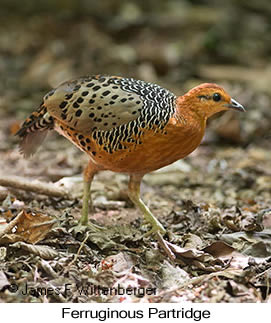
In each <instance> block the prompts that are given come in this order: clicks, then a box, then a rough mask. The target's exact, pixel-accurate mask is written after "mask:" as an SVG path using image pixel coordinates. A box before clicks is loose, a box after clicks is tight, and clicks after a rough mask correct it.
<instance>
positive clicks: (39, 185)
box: [0, 176, 68, 197]
mask: <svg viewBox="0 0 271 323" xmlns="http://www.w3.org/2000/svg"><path fill="white" fill-rule="evenodd" d="M0 185H2V186H5V187H12V188H15V189H20V190H24V191H29V192H35V193H37V194H43V195H47V196H53V197H68V193H67V192H65V191H64V190H63V189H60V188H57V187H55V186H54V184H52V183H43V182H40V181H37V180H35V181H31V180H26V179H25V178H22V177H19V176H0Z"/></svg>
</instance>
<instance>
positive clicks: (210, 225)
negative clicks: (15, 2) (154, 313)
mask: <svg viewBox="0 0 271 323" xmlns="http://www.w3.org/2000/svg"><path fill="white" fill-rule="evenodd" d="M29 3H31V1H30V2H29ZM68 3H69V4H70V6H69V5H68V6H67V7H65V8H62V9H61V8H57V12H58V14H56V13H55V11H54V10H53V9H52V8H43V9H42V10H43V11H46V14H44V13H43V12H42V10H41V12H40V11H38V10H37V8H32V7H31V6H30V5H29V8H28V10H29V11H28V12H24V13H20V12H17V13H16V12H15V13H14V12H13V14H12V15H11V16H3V17H2V19H1V23H0V71H1V73H0V185H1V186H0V301H1V302H183V301H186V302H271V296H270V295H271V291H270V283H271V169H270V161H271V150H270V149H271V141H270V138H271V131H270V129H271V91H270V84H271V73H270V62H269V57H270V51H271V45H270V41H269V42H266V41H265V40H266V39H267V34H268V30H270V28H271V24H270V19H268V17H269V18H270V14H271V11H270V10H269V9H268V8H269V7H268V1H266V2H265V1H262V2H261V5H257V4H256V3H254V1H251V2H249V4H247V3H246V2H245V1H232V2H231V5H229V6H228V7H226V8H223V11H222V8H219V7H215V6H213V2H212V1H207V2H204V4H202V3H201V2H196V5H195V4H192V3H193V1H191V2H190V1H187V2H183V1H179V2H178V1H168V5H166V6H165V5H162V4H161V6H156V7H155V10H151V9H153V7H152V6H151V5H150V6H148V5H147V4H148V2H146V1H145V4H144V3H143V2H142V3H141V1H140V2H135V1H129V2H119V1H115V2H113V3H115V5H114V6H113V5H110V2H109V1H104V2H101V3H103V5H101V4H100V5H98V6H97V7H95V8H88V7H87V8H86V11H85V13H83V11H84V10H82V8H81V7H79V9H80V10H79V9H78V8H77V7H76V8H75V7H73V6H72V5H71V4H72V3H73V2H68ZM111 3H112V2H111ZM125 3H126V4H125ZM149 3H151V1H150V2H149ZM157 3H159V2H157ZM257 3H258V2H257ZM265 5H266V6H265ZM90 9H93V10H92V11H91V13H90V11H89V10H90ZM94 9H95V10H94ZM7 10H8V9H7ZM35 10H36V11H35ZM50 10H51V11H50ZM76 10H79V11H78V12H77V11H76ZM225 10H226V13H225ZM48 11H49V12H51V15H48V14H47V13H48ZM240 14H242V16H243V17H244V19H243V20H244V21H245V22H246V23H244V22H243V20H242V21H240V20H239V18H238V17H240ZM236 26H238V28H236ZM96 73H101V74H114V75H123V76H130V77H135V78H139V79H144V80H146V81H151V82H156V83H158V84H159V85H162V86H164V87H166V88H168V89H169V90H171V91H173V92H174V93H176V94H182V93H184V92H185V91H186V90H188V89H189V88H191V87H192V86H194V85H196V84H199V83H201V82H205V81H211V82H216V83H219V84H221V85H223V86H224V87H225V88H226V89H227V91H228V92H229V93H230V94H231V95H232V97H233V98H235V99H236V100H238V102H240V103H242V104H243V105H244V106H245V108H246V110H247V112H246V113H243V114H238V113H235V112H232V113H231V112H227V113H224V114H222V115H220V116H217V117H215V118H213V119H212V120H210V122H209V125H208V130H207V132H206V135H205V137H204V140H203V142H202V144H201V146H200V147H199V148H198V149H197V150H196V151H195V152H193V153H192V154H191V155H190V156H189V157H187V158H186V159H185V160H180V161H178V162H176V163H175V164H172V165H170V166H168V167H165V168H163V169H160V170H158V171H156V172H154V173H151V174H147V175H146V176H145V177H144V181H143V183H142V188H141V189H142V198H143V200H144V201H145V202H146V204H147V205H148V206H149V207H150V209H151V210H152V211H153V213H154V215H155V216H157V218H158V219H159V220H160V221H161V223H162V224H163V225H164V227H165V228H166V229H167V234H166V235H165V236H164V239H165V242H164V243H165V244H166V245H167V246H168V248H169V249H170V250H171V253H172V259H171V258H170V257H169V256H168V255H167V254H166V253H165V252H164V250H163V249H162V248H161V244H159V242H158V241H157V239H156V238H155V237H146V236H145V233H146V232H147V231H148V227H147V226H146V225H144V223H143V218H142V215H141V214H140V212H139V211H138V210H136V209H135V208H134V207H133V205H132V204H131V202H130V201H129V199H128V197H127V193H126V192H127V183H128V177H127V176H126V175H125V174H115V173H112V172H101V173H99V174H98V175H97V176H96V177H95V180H94V183H93V186H92V196H93V201H94V207H95V210H94V214H92V215H90V219H91V221H94V222H96V223H97V224H99V225H101V226H103V227H104V228H105V231H102V232H98V233H97V232H91V231H77V230H74V229H73V227H74V225H75V224H76V221H77V220H78V219H79V217H80V210H81V205H82V202H81V198H82V193H83V182H82V171H83V169H84V166H85V165H86V163H87V156H86V155H84V154H83V153H82V152H80V151H79V150H78V149H77V148H76V147H74V146H73V145H72V144H71V143H69V142H68V141H67V140H66V139H64V138H62V137H60V136H59V135H57V134H56V133H51V134H50V135H49V136H48V137H47V139H46V141H45V142H44V144H43V145H42V147H40V149H39V151H38V153H36V154H35V155H34V156H33V157H31V158H30V159H24V158H23V156H22V155H21V154H20V152H19V149H18V143H19V141H18V138H16V137H15V136H14V133H15V132H16V131H17V130H18V127H19V125H20V123H21V122H22V121H23V119H24V118H25V117H27V115H28V114H29V113H31V111H33V110H34V109H35V108H36V107H37V106H38V105H39V103H40V101H41V98H42V97H43V95H44V94H45V93H46V92H48V91H49V90H50V88H51V87H54V86H56V85H57V84H59V83H60V82H62V81H64V80H67V79H70V78H73V77H76V76H79V75H86V74H96ZM36 180H38V182H35V181H36ZM48 183H51V184H50V185H49V184H48ZM46 184H48V185H46ZM35 185H36V186H35ZM33 187H36V188H35V189H33ZM29 188H30V190H29ZM173 258H174V259H173ZM26 286H27V287H26ZM26 288H27V292H26ZM127 288H128V292H127V290H126V293H122V289H127ZM129 288H130V289H133V291H132V292H129Z"/></svg>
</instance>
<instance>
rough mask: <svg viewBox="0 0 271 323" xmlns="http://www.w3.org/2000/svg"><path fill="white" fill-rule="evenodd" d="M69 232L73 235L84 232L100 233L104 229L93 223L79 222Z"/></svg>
mask: <svg viewBox="0 0 271 323" xmlns="http://www.w3.org/2000/svg"><path fill="white" fill-rule="evenodd" d="M70 231H72V232H74V233H83V232H86V231H93V232H102V231H105V228H103V227H100V226H99V225H97V224H94V223H84V222H83V221H79V222H78V224H77V225H75V226H74V227H72V228H71V230H70Z"/></svg>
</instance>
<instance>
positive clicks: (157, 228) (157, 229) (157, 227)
mask: <svg viewBox="0 0 271 323" xmlns="http://www.w3.org/2000/svg"><path fill="white" fill-rule="evenodd" d="M157 233H160V234H161V235H162V236H163V235H164V234H165V233H166V229H165V228H164V227H163V226H162V224H161V223H160V222H158V221H157V222H155V223H152V228H151V230H150V231H148V232H147V233H145V235H144V237H149V236H150V235H152V234H157Z"/></svg>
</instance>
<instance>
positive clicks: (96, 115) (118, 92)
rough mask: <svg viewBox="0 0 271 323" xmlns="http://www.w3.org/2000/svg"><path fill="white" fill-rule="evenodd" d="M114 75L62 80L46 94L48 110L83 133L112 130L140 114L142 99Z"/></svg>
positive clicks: (45, 100) (45, 99)
mask: <svg viewBox="0 0 271 323" xmlns="http://www.w3.org/2000/svg"><path fill="white" fill-rule="evenodd" d="M112 80H113V78H108V77H107V78H106V77H100V78H84V79H79V80H75V81H69V82H65V83H63V84H61V85H60V86H59V87H57V88H56V89H55V90H53V91H51V92H49V93H48V94H47V95H46V96H45V97H44V102H45V105H46V107H47V109H48V112H49V113H50V114H51V115H52V116H53V117H54V118H56V119H58V120H59V121H60V122H62V123H64V124H66V125H68V126H69V127H72V128H74V129H76V130H78V131H80V132H81V133H90V132H91V131H92V130H94V129H99V130H110V129H111V128H113V127H117V126H120V125H122V124H125V123H128V122H129V121H131V120H134V119H136V118H138V117H139V115H140V112H141V110H142V108H143V102H142V99H141V98H140V96H139V95H138V94H136V93H130V92H127V91H125V90H123V89H122V88H121V87H120V86H119V85H118V84H115V83H113V82H112Z"/></svg>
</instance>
